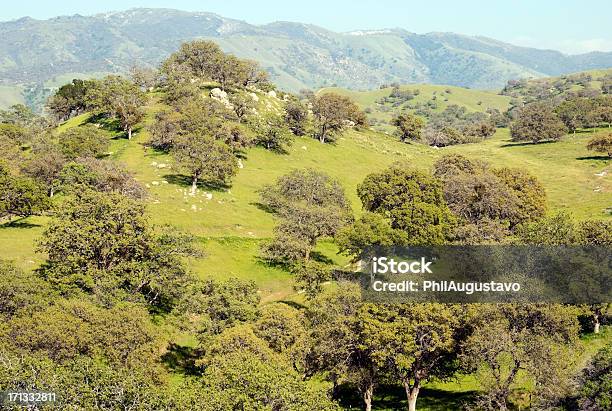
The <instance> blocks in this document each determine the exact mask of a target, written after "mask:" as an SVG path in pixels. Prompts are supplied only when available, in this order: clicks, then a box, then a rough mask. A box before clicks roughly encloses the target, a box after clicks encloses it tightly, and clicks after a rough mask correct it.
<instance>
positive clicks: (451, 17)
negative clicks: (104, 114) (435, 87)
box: [0, 0, 612, 53]
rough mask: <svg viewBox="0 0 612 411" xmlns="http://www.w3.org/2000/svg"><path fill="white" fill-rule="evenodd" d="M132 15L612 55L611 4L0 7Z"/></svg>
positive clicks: (337, 0)
mask: <svg viewBox="0 0 612 411" xmlns="http://www.w3.org/2000/svg"><path fill="white" fill-rule="evenodd" d="M132 7H168V8H176V9H181V10H189V11H210V12H214V13H218V14H221V15H222V16H225V17H231V18H236V19H240V20H246V21H247V22H249V23H255V24H263V23H269V22H272V21H277V20H284V21H299V22H304V23H312V24H317V25H319V26H322V27H325V28H328V29H331V30H335V31H350V30H358V29H380V28H393V27H401V28H404V29H407V30H410V31H412V32H416V33H426V32H430V31H452V32H457V33H463V34H471V35H484V36H488V37H493V38H496V39H499V40H503V41H508V42H511V43H514V44H518V45H525V46H530V47H539V48H553V49H557V50H561V51H564V52H567V53H577V52H586V51H593V50H601V51H612V24H611V22H610V15H611V12H612V3H611V2H610V0H587V1H584V0H583V1H579V0H556V1H553V0H505V1H500V0H488V1H486V0H456V1H452V0H437V1H436V0H420V1H410V0H403V1H400V0H376V1H370V0H353V1H348V0H297V1H296V0H200V1H194V0H104V1H91V0H90V1H88V0H79V1H62V0H55V1H53V0H46V1H44V0H40V1H19V0H13V1H6V2H4V4H2V6H0V20H2V21H5V20H12V19H16V18H19V17H23V16H30V17H34V18H39V19H43V18H49V17H54V16H58V15H72V14H83V15H87V14H95V13H100V12H106V11H115V10H125V9H128V8H132Z"/></svg>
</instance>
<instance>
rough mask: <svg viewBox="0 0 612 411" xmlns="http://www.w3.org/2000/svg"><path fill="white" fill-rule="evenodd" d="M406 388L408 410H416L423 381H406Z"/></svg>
mask: <svg viewBox="0 0 612 411" xmlns="http://www.w3.org/2000/svg"><path fill="white" fill-rule="evenodd" d="M404 389H405V390H406V398H407V399H408V411H416V402H417V397H418V396H419V390H420V389H421V383H420V382H419V381H415V383H414V385H412V386H411V385H410V383H409V382H407V381H406V382H404Z"/></svg>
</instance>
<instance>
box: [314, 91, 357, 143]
mask: <svg viewBox="0 0 612 411" xmlns="http://www.w3.org/2000/svg"><path fill="white" fill-rule="evenodd" d="M312 112H313V115H314V120H315V128H316V132H315V135H316V138H318V139H319V141H320V142H321V143H325V142H326V141H333V140H334V139H335V138H336V137H337V135H338V134H339V133H342V131H344V129H345V128H346V127H347V125H348V124H350V123H353V124H360V123H361V124H364V123H365V117H364V116H363V113H362V112H361V110H360V109H359V107H357V105H356V104H355V103H354V102H353V101H352V100H351V99H350V98H348V97H345V96H341V95H339V94H335V93H325V94H322V95H318V96H315V97H314V99H313V101H312Z"/></svg>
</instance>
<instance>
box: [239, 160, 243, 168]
mask: <svg viewBox="0 0 612 411" xmlns="http://www.w3.org/2000/svg"><path fill="white" fill-rule="evenodd" d="M238 168H244V164H242V160H241V159H238Z"/></svg>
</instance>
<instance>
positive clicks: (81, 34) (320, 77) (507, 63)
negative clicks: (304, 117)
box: [0, 9, 612, 91]
mask: <svg viewBox="0 0 612 411" xmlns="http://www.w3.org/2000/svg"><path fill="white" fill-rule="evenodd" d="M194 38H207V39H212V40H214V41H216V42H218V43H219V44H220V45H221V46H222V47H223V49H224V50H225V51H227V52H231V53H234V54H236V55H237V56H239V57H247V58H251V59H254V60H257V61H259V62H260V63H261V65H262V66H263V67H265V68H266V69H267V70H268V71H269V72H270V74H271V77H272V79H273V81H274V82H275V83H276V84H278V85H279V86H280V87H281V88H285V89H288V90H293V91H296V90H299V89H301V88H318V87H322V86H330V85H338V86H340V87H346V88H353V89H369V88H374V87H378V86H379V85H380V84H382V83H391V82H398V83H417V82H418V83H433V84H449V85H457V86H464V87H471V88H481V89H493V88H501V87H502V86H503V85H504V83H505V82H506V81H507V80H509V79H518V78H525V77H542V76H552V75H560V74H566V73H570V72H577V71H583V70H590V69H596V68H606V67H612V53H603V52H592V53H586V54H580V55H565V54H562V53H560V52H558V51H553V50H539V49H533V48H526V47H518V46H514V45H511V44H507V43H503V42H500V41H497V40H493V39H490V38H486V37H471V36H465V35H460V34H454V33H427V34H415V33H411V32H409V31H406V30H402V29H390V30H376V31H355V32H349V33H336V32H333V31H329V30H326V29H323V28H321V27H317V26H313V25H308V24H300V23H288V22H276V23H271V24H267V25H262V26H256V25H252V24H248V23H246V22H244V21H239V20H233V19H229V18H225V17H221V16H218V15H216V14H212V13H199V12H198V13H194V12H185V11H179V10H171V9H132V10H128V11H124V12H113V13H106V14H98V15H94V16H80V15H74V16H63V17H56V18H52V19H49V20H35V19H32V18H29V17H24V18H22V19H19V20H14V21H9V22H1V23H0V81H1V82H2V83H3V84H6V85H11V84H33V83H44V82H45V81H47V80H49V79H52V78H54V77H56V76H58V75H62V74H66V73H81V74H85V75H87V74H91V73H107V72H125V71H127V69H129V67H131V66H132V65H134V64H140V65H143V64H144V65H155V64H157V63H159V62H160V61H161V60H162V59H164V58H165V57H166V56H168V54H170V53H171V52H173V51H174V50H176V48H177V46H178V45H179V44H180V43H181V42H183V41H185V40H190V39H194Z"/></svg>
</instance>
